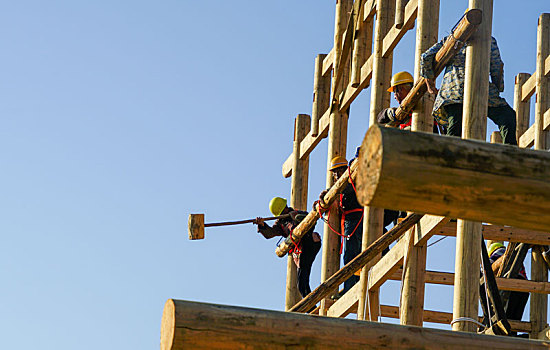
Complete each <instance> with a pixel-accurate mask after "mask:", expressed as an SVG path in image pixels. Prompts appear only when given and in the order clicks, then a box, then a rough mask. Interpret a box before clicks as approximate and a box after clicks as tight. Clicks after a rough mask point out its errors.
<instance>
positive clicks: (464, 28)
mask: <svg viewBox="0 0 550 350" xmlns="http://www.w3.org/2000/svg"><path fill="white" fill-rule="evenodd" d="M480 23H481V11H480V10H478V9H472V10H470V11H468V12H467V13H466V14H465V15H464V17H462V20H461V21H460V22H459V23H458V24H457V26H456V28H455V30H454V32H453V34H452V35H449V36H448V38H447V40H446V41H445V43H444V44H443V46H442V47H441V49H439V51H438V52H437V55H436V56H435V60H434V67H433V68H434V73H435V76H436V77H437V76H438V75H439V74H440V73H441V72H442V71H443V68H445V66H446V65H447V63H449V61H450V60H451V58H453V57H454V55H455V54H456V53H457V52H459V51H460V50H461V49H462V47H463V46H464V42H465V41H466V40H468V38H469V37H470V36H471V35H472V34H473V33H474V32H475V30H476V29H477V27H478V26H479V24H480ZM426 91H427V88H426V79H425V78H420V79H419V80H418V81H417V82H416V83H415V84H414V86H413V88H412V90H411V91H410V92H409V94H408V95H407V97H406V98H405V99H404V100H403V102H402V103H401V105H400V106H399V107H398V108H397V111H395V118H396V119H397V120H404V119H405V118H407V117H408V116H409V114H410V113H411V111H412V109H413V108H414V106H416V104H417V103H418V101H419V100H420V99H421V98H422V96H424V94H425V93H426Z"/></svg>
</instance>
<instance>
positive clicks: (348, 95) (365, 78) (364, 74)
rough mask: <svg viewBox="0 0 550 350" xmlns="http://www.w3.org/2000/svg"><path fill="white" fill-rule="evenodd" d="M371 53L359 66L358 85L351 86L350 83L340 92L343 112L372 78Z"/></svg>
mask: <svg viewBox="0 0 550 350" xmlns="http://www.w3.org/2000/svg"><path fill="white" fill-rule="evenodd" d="M372 61H373V57H372V55H371V56H370V57H369V58H368V59H367V61H366V62H365V64H363V66H362V67H361V73H360V78H359V86H357V87H353V86H352V83H350V84H349V85H348V87H347V88H346V89H345V90H344V91H343V92H342V94H340V101H341V103H340V111H341V112H343V111H345V110H347V109H348V108H349V106H351V103H352V102H353V101H354V100H355V99H356V98H357V96H359V93H361V91H363V89H366V88H367V87H368V86H369V83H370V80H371V78H372Z"/></svg>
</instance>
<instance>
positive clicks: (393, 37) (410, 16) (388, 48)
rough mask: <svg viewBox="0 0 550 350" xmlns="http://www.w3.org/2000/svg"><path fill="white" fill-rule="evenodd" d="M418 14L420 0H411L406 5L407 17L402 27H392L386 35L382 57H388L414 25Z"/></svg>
mask: <svg viewBox="0 0 550 350" xmlns="http://www.w3.org/2000/svg"><path fill="white" fill-rule="evenodd" d="M417 14H418V0H411V1H409V3H408V4H407V6H406V7H405V19H404V23H403V26H402V27H401V28H397V27H395V26H394V27H392V29H391V30H390V31H389V32H388V34H387V35H386V36H385V37H384V42H383V44H382V57H388V56H389V55H390V54H391V53H392V52H393V49H394V48H395V47H396V46H397V44H398V43H399V41H400V40H401V39H402V38H403V36H404V35H405V34H406V33H407V32H408V31H409V30H411V29H412V28H413V27H414V21H415V20H416V16H417Z"/></svg>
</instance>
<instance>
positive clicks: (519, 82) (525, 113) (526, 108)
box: [514, 73, 531, 147]
mask: <svg viewBox="0 0 550 350" xmlns="http://www.w3.org/2000/svg"><path fill="white" fill-rule="evenodd" d="M530 76H531V75H530V74H527V73H518V74H517V75H516V78H515V81H514V110H515V111H516V140H518V144H519V143H520V138H521V136H522V135H523V134H524V133H525V131H527V129H528V128H529V122H530V121H529V115H530V109H531V108H530V107H531V105H530V103H529V102H522V101H521V87H522V86H523V84H524V83H525V82H526V81H527V79H529V77H530ZM520 147H521V145H520Z"/></svg>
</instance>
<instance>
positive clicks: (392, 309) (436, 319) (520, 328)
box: [380, 305, 531, 349]
mask: <svg viewBox="0 0 550 350" xmlns="http://www.w3.org/2000/svg"><path fill="white" fill-rule="evenodd" d="M380 308H381V311H382V316H383V317H390V318H399V308H398V307H397V306H391V305H380ZM423 319H424V322H432V323H443V324H450V323H451V321H452V320H453V314H452V313H450V312H441V311H431V310H424V317H423ZM478 319H479V321H480V322H481V320H482V317H481V316H479V317H478ZM508 322H510V325H511V326H512V330H513V331H516V332H529V331H531V323H530V322H522V321H513V320H509V321H508ZM501 338H502V337H500V338H499V341H500V339H501ZM504 339H510V337H506V338H504ZM499 345H500V343H499ZM465 347H467V346H466V345H464V346H461V347H459V348H461V349H462V348H465ZM490 348H491V349H494V348H495V343H494V344H493V345H492V346H491V347H490ZM499 348H500V347H499Z"/></svg>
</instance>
